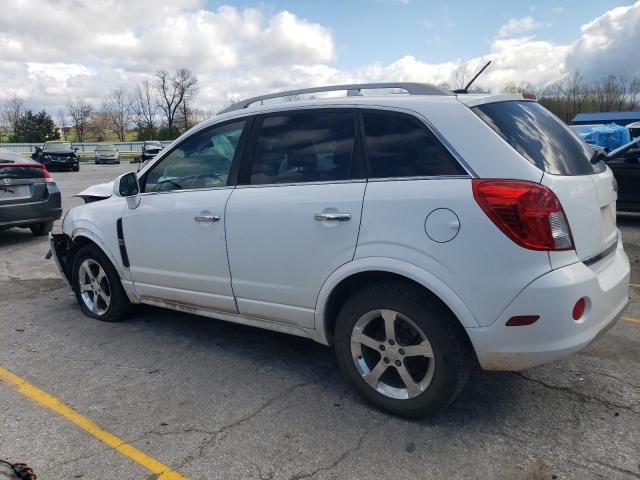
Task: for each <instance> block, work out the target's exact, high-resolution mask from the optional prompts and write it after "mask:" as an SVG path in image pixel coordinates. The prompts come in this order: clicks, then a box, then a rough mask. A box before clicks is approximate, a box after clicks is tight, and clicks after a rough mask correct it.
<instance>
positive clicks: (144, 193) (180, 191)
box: [138, 185, 235, 197]
mask: <svg viewBox="0 0 640 480" xmlns="http://www.w3.org/2000/svg"><path fill="white" fill-rule="evenodd" d="M234 188H235V186H234V185H221V186H219V187H207V188H183V189H180V190H167V191H164V192H141V193H139V194H138V196H139V197H144V196H146V195H165V194H167V193H183V192H208V191H210V190H233V189H234Z"/></svg>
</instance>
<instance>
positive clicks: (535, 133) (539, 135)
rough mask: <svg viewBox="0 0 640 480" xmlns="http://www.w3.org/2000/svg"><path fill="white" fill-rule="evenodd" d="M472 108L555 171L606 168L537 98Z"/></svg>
mask: <svg viewBox="0 0 640 480" xmlns="http://www.w3.org/2000/svg"><path fill="white" fill-rule="evenodd" d="M473 110H474V111H475V112H476V114H478V116H479V117H480V118H481V119H482V120H484V121H485V122H486V123H487V124H488V125H489V126H490V127H491V128H492V129H493V130H495V131H496V132H497V133H498V134H499V135H500V136H501V137H502V138H504V139H505V140H506V141H507V142H508V143H509V144H510V145H511V146H512V147H513V148H515V149H516V150H517V151H518V152H519V153H520V154H521V155H522V156H524V157H525V158H526V159H527V160H529V161H530V162H531V163H533V164H534V165H535V166H537V167H538V168H540V169H541V170H544V171H545V172H547V173H551V174H554V175H590V174H593V173H600V172H603V171H604V170H605V168H606V167H605V165H604V164H603V163H602V162H599V163H597V164H595V165H594V164H592V163H591V162H590V160H591V158H592V156H593V154H594V151H593V149H592V148H591V147H589V145H587V144H586V143H585V142H584V141H583V140H582V139H581V138H580V137H578V135H577V134H576V133H574V132H573V131H572V130H571V129H570V128H569V127H567V126H566V125H565V124H564V123H563V122H562V121H561V120H560V119H559V118H557V117H556V116H555V115H553V114H552V113H551V112H550V111H549V110H547V109H546V108H544V107H543V106H542V105H540V104H539V103H537V102H527V101H522V102H519V101H509V102H496V103H487V104H484V105H479V106H477V107H474V108H473Z"/></svg>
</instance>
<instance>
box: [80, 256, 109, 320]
mask: <svg viewBox="0 0 640 480" xmlns="http://www.w3.org/2000/svg"><path fill="white" fill-rule="evenodd" d="M78 287H79V288H80V296H81V297H82V301H83V302H84V304H85V306H86V307H87V309H88V310H89V311H90V312H91V313H94V314H96V315H104V314H105V313H106V312H107V310H108V309H109V305H110V304H111V286H110V285H109V279H108V278H107V274H106V273H105V271H104V269H103V268H102V267H101V266H100V264H99V263H98V262H96V261H95V260H92V259H90V258H87V259H86V260H84V261H83V262H82V263H81V264H80V267H79V269H78Z"/></svg>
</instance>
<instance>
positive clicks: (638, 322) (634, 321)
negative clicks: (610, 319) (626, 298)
mask: <svg viewBox="0 0 640 480" xmlns="http://www.w3.org/2000/svg"><path fill="white" fill-rule="evenodd" d="M620 320H624V321H625V322H631V323H637V324H638V325H640V318H633V317H620Z"/></svg>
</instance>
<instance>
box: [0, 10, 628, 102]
mask: <svg viewBox="0 0 640 480" xmlns="http://www.w3.org/2000/svg"><path fill="white" fill-rule="evenodd" d="M2 13H3V14H2V15H1V16H0V32H1V33H0V103H2V102H3V101H5V100H6V99H9V98H11V97H12V96H14V95H18V96H22V97H24V98H25V99H27V102H28V103H29V104H31V105H33V106H34V108H42V107H46V108H48V109H50V110H53V111H56V110H57V109H59V108H60V107H61V106H63V105H64V104H65V103H66V100H67V99H68V98H73V97H82V98H85V99H89V100H90V101H91V102H93V103H95V104H96V105H99V104H100V103H101V102H102V101H103V99H104V97H105V95H106V94H107V93H108V92H109V91H110V90H112V89H114V88H120V87H123V88H125V89H128V90H131V89H133V88H134V87H135V86H136V85H139V84H140V83H141V82H142V81H144V80H153V79H154V75H155V73H156V71H157V70H158V69H165V70H168V71H175V70H176V69H180V68H187V69H189V70H191V71H193V72H194V73H195V74H196V75H197V76H198V79H199V84H200V93H199V95H198V104H199V106H201V107H202V108H205V109H210V110H213V111H216V110H219V109H220V107H222V106H224V105H226V104H228V103H229V102H233V101H237V100H238V99H239V98H246V97H252V96H255V95H258V94H261V93H267V92H273V91H282V90H288V89H295V88H303V87H311V86H315V85H331V84H334V85H335V84H342V83H355V82H384V81H415V82H424V83H433V84H436V85H442V86H444V87H445V88H447V87H448V88H457V87H459V86H460V84H462V83H464V82H465V78H466V79H467V80H468V78H469V76H470V75H471V74H472V73H473V72H475V71H477V70H478V69H479V68H480V67H481V66H482V65H484V64H485V63H486V62H487V61H488V60H491V61H492V64H491V67H490V68H489V69H488V70H487V71H486V72H485V73H484V74H483V75H482V77H481V78H480V79H479V80H478V82H477V84H476V85H477V86H479V87H482V88H484V89H486V90H491V91H495V92H498V91H501V90H502V89H503V88H504V87H505V86H506V85H507V84H510V83H512V82H515V83H519V84H527V85H528V87H531V88H534V89H543V88H546V87H548V86H551V85H553V84H555V83H556V82H562V81H563V80H564V79H565V78H567V77H568V76H569V75H571V74H573V73H574V72H576V71H578V72H580V74H581V75H582V76H583V78H584V79H585V81H597V80H600V79H601V78H603V77H605V76H607V75H610V74H611V75H616V76H622V75H624V76H627V77H629V78H631V77H637V78H640V62H638V61H636V59H637V54H638V45H640V0H636V1H635V3H634V2H631V1H628V0H597V1H589V0H583V1H577V0H572V1H569V2H566V1H565V2H562V1H559V0H544V1H540V2H535V3H534V2H531V1H529V2H521V1H517V0H510V1H507V0H494V1H476V2H466V3H465V2H450V3H444V2H442V1H431V0H427V1H425V0H351V1H347V0H343V1H327V0H325V1H321V0H317V1H310V0H297V1H294V0H128V1H123V0H20V1H12V2H9V1H6V2H4V3H3V11H2ZM96 19H100V21H99V22H96ZM69 21H71V22H72V23H73V28H61V27H60V25H67V24H68V23H69ZM461 73H462V74H461Z"/></svg>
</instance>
